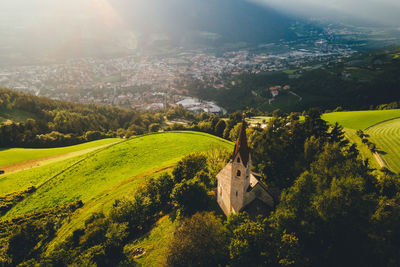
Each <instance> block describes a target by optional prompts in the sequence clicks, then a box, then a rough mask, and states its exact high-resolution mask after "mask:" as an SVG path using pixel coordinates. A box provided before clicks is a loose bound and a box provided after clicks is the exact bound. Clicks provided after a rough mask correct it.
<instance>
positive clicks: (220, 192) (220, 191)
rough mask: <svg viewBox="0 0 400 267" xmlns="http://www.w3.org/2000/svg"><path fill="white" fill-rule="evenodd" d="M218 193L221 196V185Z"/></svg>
mask: <svg viewBox="0 0 400 267" xmlns="http://www.w3.org/2000/svg"><path fill="white" fill-rule="evenodd" d="M219 195H220V196H222V187H220V188H219Z"/></svg>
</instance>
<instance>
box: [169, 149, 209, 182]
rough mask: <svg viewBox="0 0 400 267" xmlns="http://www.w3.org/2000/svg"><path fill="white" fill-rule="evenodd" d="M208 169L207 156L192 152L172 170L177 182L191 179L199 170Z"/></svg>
mask: <svg viewBox="0 0 400 267" xmlns="http://www.w3.org/2000/svg"><path fill="white" fill-rule="evenodd" d="M206 169H207V158H206V156H204V155H202V154H190V155H188V156H186V157H184V158H183V159H182V160H181V161H179V162H178V164H177V166H176V167H175V169H174V170H173V171H172V174H173V176H174V181H175V183H180V182H181V181H182V180H183V179H186V180H191V179H193V178H194V177H195V176H196V174H197V173H198V172H200V171H201V170H206Z"/></svg>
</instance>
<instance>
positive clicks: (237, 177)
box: [217, 121, 274, 216]
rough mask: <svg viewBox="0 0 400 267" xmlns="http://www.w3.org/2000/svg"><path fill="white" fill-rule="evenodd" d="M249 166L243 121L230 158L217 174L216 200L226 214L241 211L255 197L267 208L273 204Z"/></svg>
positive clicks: (265, 188) (249, 154)
mask: <svg viewBox="0 0 400 267" xmlns="http://www.w3.org/2000/svg"><path fill="white" fill-rule="evenodd" d="M251 168H252V161H251V153H250V150H249V148H248V145H247V137H246V123H245V121H243V126H242V129H241V131H240V134H239V138H238V140H237V142H236V145H235V150H234V153H233V156H232V159H231V161H230V162H229V163H228V164H227V165H226V166H225V168H224V169H222V170H221V172H220V173H218V175H217V180H218V189H217V195H218V196H217V201H218V204H219V206H220V207H221V209H222V210H223V212H224V213H225V214H226V215H227V216H228V215H229V214H230V213H238V212H241V211H242V210H244V209H245V208H246V207H247V206H249V205H251V204H252V203H253V202H254V201H255V200H256V199H257V200H259V201H261V202H262V203H264V204H265V205H267V206H268V207H269V208H272V207H273V206H274V199H273V197H272V195H271V193H270V192H269V191H268V188H267V187H266V186H265V185H263V184H262V183H261V182H260V181H259V180H258V179H257V177H256V176H257V175H256V174H255V173H253V172H252V171H251Z"/></svg>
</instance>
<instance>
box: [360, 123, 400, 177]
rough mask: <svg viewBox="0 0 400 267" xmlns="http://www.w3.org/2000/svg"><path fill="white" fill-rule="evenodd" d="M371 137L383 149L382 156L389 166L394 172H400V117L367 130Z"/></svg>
mask: <svg viewBox="0 0 400 267" xmlns="http://www.w3.org/2000/svg"><path fill="white" fill-rule="evenodd" d="M365 133H366V134H368V135H369V139H370V140H371V141H372V142H373V143H375V144H376V145H377V149H378V150H380V151H383V152H384V153H382V154H381V157H382V158H383V160H384V161H385V163H386V165H387V167H388V168H389V169H391V170H392V171H394V172H397V173H398V172H400V119H395V120H390V121H386V122H383V123H380V124H377V125H375V126H373V127H371V128H368V129H367V131H365Z"/></svg>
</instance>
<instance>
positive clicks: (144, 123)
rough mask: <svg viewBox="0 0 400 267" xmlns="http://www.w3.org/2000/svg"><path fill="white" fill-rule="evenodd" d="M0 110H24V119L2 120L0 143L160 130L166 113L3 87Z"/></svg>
mask: <svg viewBox="0 0 400 267" xmlns="http://www.w3.org/2000/svg"><path fill="white" fill-rule="evenodd" d="M0 110H2V111H6V110H7V111H12V112H21V111H22V112H25V113H27V114H29V116H30V118H28V119H26V120H25V121H22V122H14V121H11V122H6V123H2V124H0V146H1V147H58V146H67V145H73V144H78V143H82V142H86V141H93V140H97V139H101V138H107V137H117V136H118V137H124V136H125V137H130V136H132V135H138V134H144V133H147V132H150V131H154V130H157V129H158V128H159V125H160V124H161V123H163V122H164V114H161V113H156V112H140V111H134V110H129V109H123V108H119V107H111V106H102V105H84V104H77V103H69V102H64V101H57V100H51V99H49V98H44V97H37V96H33V95H29V94H24V93H20V92H16V91H12V90H8V89H0Z"/></svg>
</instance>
